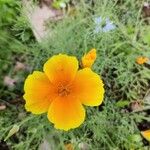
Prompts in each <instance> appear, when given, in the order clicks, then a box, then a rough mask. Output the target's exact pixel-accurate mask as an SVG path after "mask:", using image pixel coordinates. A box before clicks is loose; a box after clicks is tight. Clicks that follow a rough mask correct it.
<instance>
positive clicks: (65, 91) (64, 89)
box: [58, 84, 70, 96]
mask: <svg viewBox="0 0 150 150" xmlns="http://www.w3.org/2000/svg"><path fill="white" fill-rule="evenodd" d="M69 94H70V87H69V86H67V85H62V84H61V85H59V86H58V95H59V96H67V95H69Z"/></svg>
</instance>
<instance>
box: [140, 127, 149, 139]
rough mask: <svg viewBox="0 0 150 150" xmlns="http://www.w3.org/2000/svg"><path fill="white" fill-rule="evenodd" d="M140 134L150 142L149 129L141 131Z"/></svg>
mask: <svg viewBox="0 0 150 150" xmlns="http://www.w3.org/2000/svg"><path fill="white" fill-rule="evenodd" d="M141 134H142V136H143V137H144V138H145V139H146V140H147V141H149V142H150V129H149V130H146V131H142V132H141Z"/></svg>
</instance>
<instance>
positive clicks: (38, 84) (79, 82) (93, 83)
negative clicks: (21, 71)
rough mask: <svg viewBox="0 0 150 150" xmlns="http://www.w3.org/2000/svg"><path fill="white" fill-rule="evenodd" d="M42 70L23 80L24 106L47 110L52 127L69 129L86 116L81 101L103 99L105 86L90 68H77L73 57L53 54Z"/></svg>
mask: <svg viewBox="0 0 150 150" xmlns="http://www.w3.org/2000/svg"><path fill="white" fill-rule="evenodd" d="M43 70H44V72H40V71H34V72H33V74H31V75H29V76H28V77H27V79H26V81H25V84H24V91H25V94H24V99H25V101H26V104H25V108H26V110H27V111H30V112H32V113H33V114H41V113H45V112H48V114H47V117H48V119H49V121H50V122H52V123H53V124H54V126H55V128H57V129H63V130H69V129H71V128H76V127H78V126H80V125H81V124H82V123H83V121H84V120H85V109H84V107H83V105H87V106H98V105H100V104H101V103H102V101H103V96H104V88H103V82H102V80H101V78H100V76H99V75H97V74H96V73H94V72H93V71H92V70H91V69H90V68H85V69H81V70H78V61H77V59H76V57H74V56H68V55H65V54H59V55H54V56H53V57H51V58H50V59H49V60H48V61H47V62H46V63H45V64H44V68H43Z"/></svg>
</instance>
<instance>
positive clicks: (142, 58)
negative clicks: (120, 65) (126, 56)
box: [136, 56, 149, 65]
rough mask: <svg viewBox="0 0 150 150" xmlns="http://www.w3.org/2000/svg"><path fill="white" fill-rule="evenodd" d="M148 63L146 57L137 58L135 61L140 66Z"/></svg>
mask: <svg viewBox="0 0 150 150" xmlns="http://www.w3.org/2000/svg"><path fill="white" fill-rule="evenodd" d="M148 61H149V59H148V58H147V57H142V56H141V57H138V58H137V59H136V62H137V63H138V64H139V65H142V64H144V63H147V62H148Z"/></svg>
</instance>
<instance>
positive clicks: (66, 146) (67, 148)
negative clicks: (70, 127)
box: [65, 143, 74, 150]
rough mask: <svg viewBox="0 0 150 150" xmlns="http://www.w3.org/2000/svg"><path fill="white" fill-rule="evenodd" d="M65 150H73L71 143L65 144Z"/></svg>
mask: <svg viewBox="0 0 150 150" xmlns="http://www.w3.org/2000/svg"><path fill="white" fill-rule="evenodd" d="M65 150H74V146H73V145H72V144H71V143H69V144H65Z"/></svg>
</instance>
